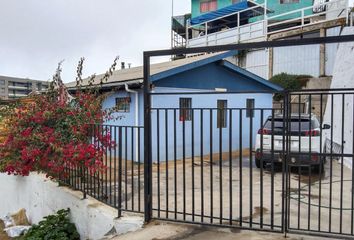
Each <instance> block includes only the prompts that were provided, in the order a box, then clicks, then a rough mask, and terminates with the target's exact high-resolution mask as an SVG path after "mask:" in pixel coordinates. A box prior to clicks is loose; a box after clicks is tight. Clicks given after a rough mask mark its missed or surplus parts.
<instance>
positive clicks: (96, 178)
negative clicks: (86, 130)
mask: <svg viewBox="0 0 354 240" xmlns="http://www.w3.org/2000/svg"><path fill="white" fill-rule="evenodd" d="M96 127H97V128H96V138H97V139H96V143H97V146H96V148H97V149H98V150H99V149H100V141H99V140H98V139H99V138H98V137H99V134H101V130H100V126H99V125H96ZM98 174H99V173H94V174H92V175H91V176H90V179H87V178H86V181H90V184H92V180H93V194H94V195H95V196H97V195H96V194H98V193H99V179H98V176H99V175H98ZM84 176H86V171H85V174H84ZM86 181H85V182H86ZM96 181H97V182H96ZM87 183H88V182H86V184H87ZM96 184H97V192H96ZM91 193H92V189H91Z"/></svg>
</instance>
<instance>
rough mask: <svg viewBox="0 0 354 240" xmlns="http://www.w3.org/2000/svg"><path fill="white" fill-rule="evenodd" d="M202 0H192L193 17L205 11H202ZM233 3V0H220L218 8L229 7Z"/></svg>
mask: <svg viewBox="0 0 354 240" xmlns="http://www.w3.org/2000/svg"><path fill="white" fill-rule="evenodd" d="M201 1H202V0H192V1H191V3H192V18H194V17H198V16H200V15H202V14H204V13H201V12H200V2H201ZM231 4H232V0H218V9H220V8H223V7H227V6H229V5H231Z"/></svg>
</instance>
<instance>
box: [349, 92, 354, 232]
mask: <svg viewBox="0 0 354 240" xmlns="http://www.w3.org/2000/svg"><path fill="white" fill-rule="evenodd" d="M352 111H353V112H352V114H353V116H352V119H354V94H352ZM351 195H352V199H351V201H352V210H351V225H350V234H351V235H353V234H354V121H353V125H352V194H351Z"/></svg>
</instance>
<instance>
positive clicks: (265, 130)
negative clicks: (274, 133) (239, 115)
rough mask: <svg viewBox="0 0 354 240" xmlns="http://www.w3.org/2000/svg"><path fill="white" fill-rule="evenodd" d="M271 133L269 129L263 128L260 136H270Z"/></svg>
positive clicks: (259, 131)
mask: <svg viewBox="0 0 354 240" xmlns="http://www.w3.org/2000/svg"><path fill="white" fill-rule="evenodd" d="M270 133H271V131H270V130H268V129H264V128H261V129H259V130H258V134H261V135H269V134H270Z"/></svg>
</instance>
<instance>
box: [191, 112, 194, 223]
mask: <svg viewBox="0 0 354 240" xmlns="http://www.w3.org/2000/svg"><path fill="white" fill-rule="evenodd" d="M191 120H192V123H191V124H192V127H191V131H192V134H191V138H192V139H191V141H192V144H191V145H192V146H191V147H192V221H193V222H194V214H195V187H194V184H195V182H194V109H192V119H191Z"/></svg>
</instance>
